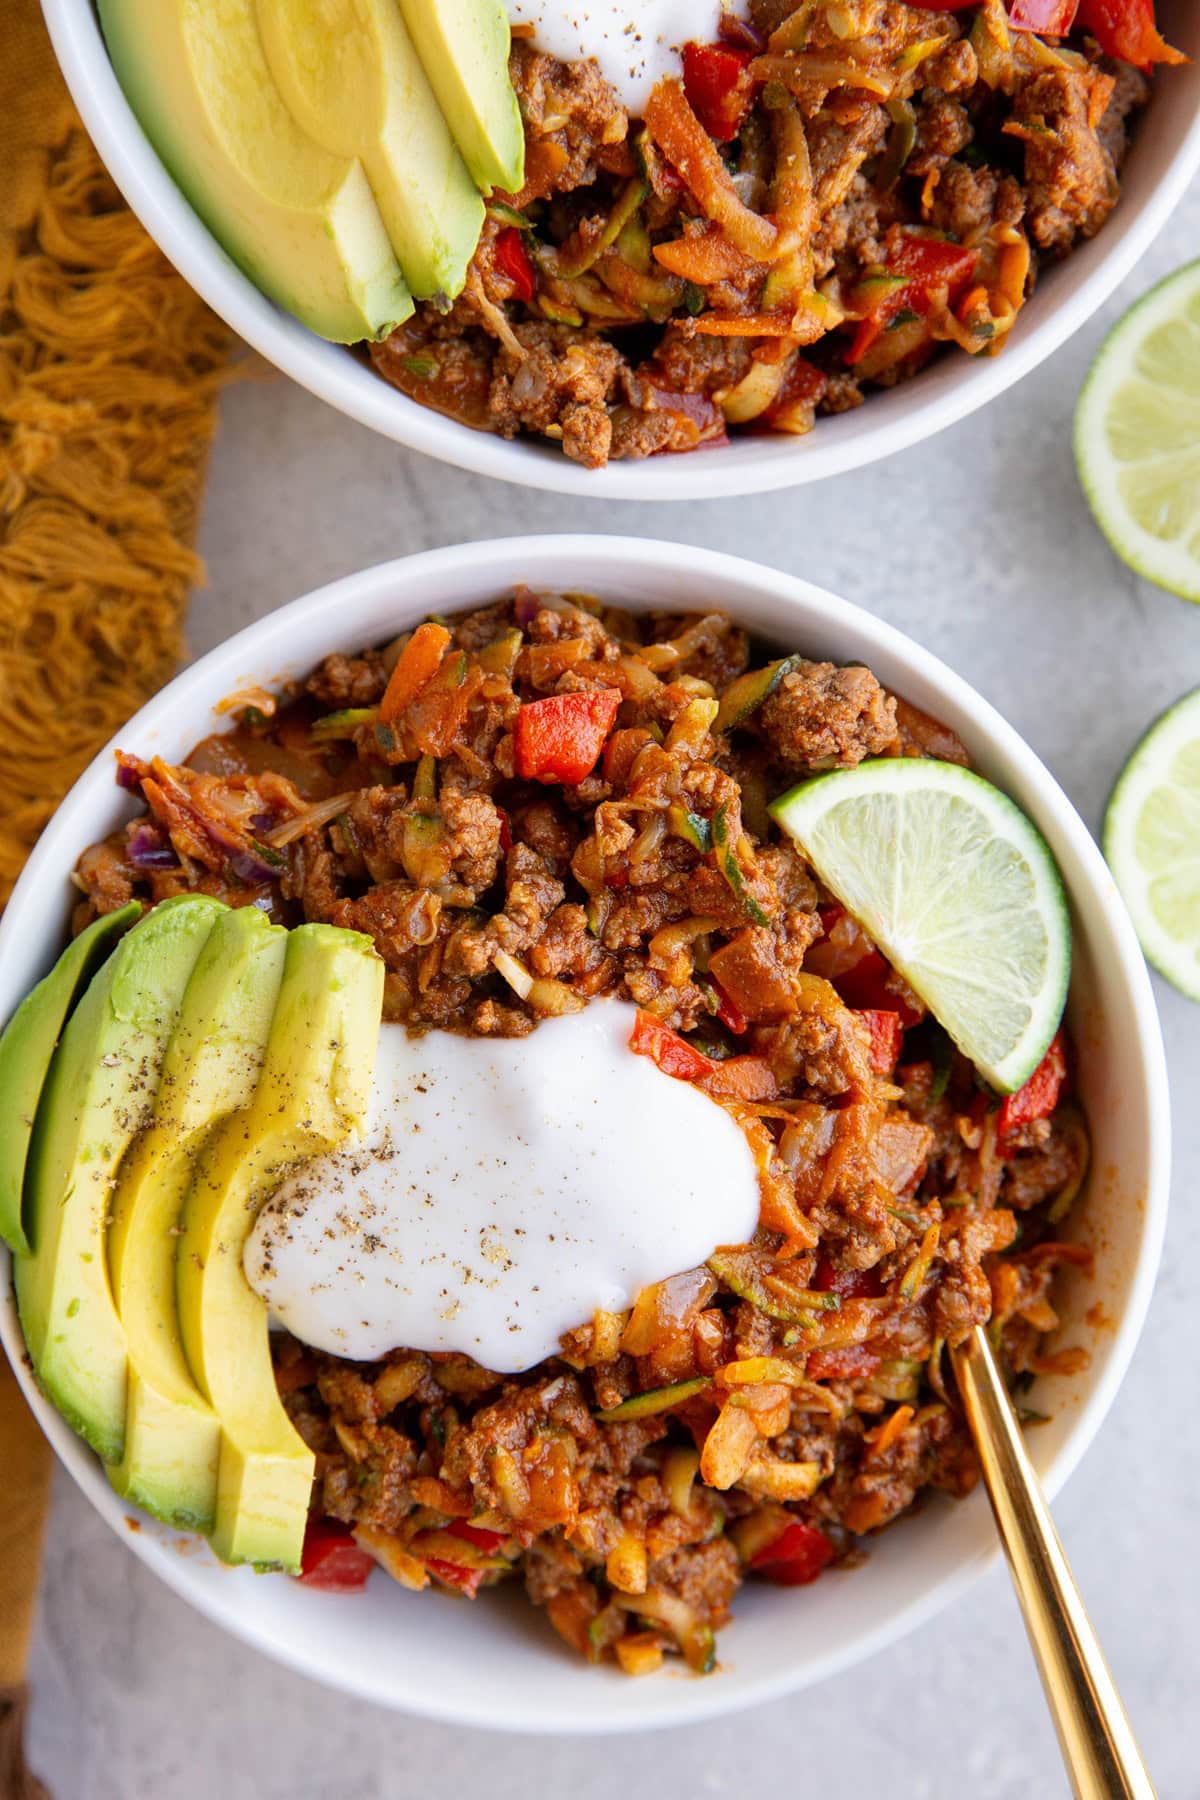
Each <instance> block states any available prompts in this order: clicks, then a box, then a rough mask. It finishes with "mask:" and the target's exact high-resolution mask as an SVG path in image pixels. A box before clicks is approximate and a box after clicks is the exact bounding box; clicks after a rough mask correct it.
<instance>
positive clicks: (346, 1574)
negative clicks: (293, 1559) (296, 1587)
mask: <svg viewBox="0 0 1200 1800" xmlns="http://www.w3.org/2000/svg"><path fill="white" fill-rule="evenodd" d="M374 1567H375V1558H374V1557H373V1556H371V1555H370V1554H369V1553H368V1552H367V1551H366V1550H360V1549H359V1547H358V1545H357V1544H356V1543H355V1541H354V1533H353V1532H352V1531H351V1530H350V1527H349V1526H348V1525H342V1524H340V1523H339V1522H338V1521H337V1520H336V1519H310V1520H309V1521H308V1528H307V1530H306V1531H305V1533H304V1549H303V1550H302V1551H301V1553H300V1580H301V1581H302V1582H303V1583H304V1586H305V1587H311V1588H321V1589H323V1590H324V1592H325V1593H327V1594H356V1593H357V1592H358V1591H359V1589H360V1588H361V1587H363V1586H364V1585H365V1583H366V1579H367V1577H368V1575H369V1574H370V1573H371V1570H372V1569H373V1568H374Z"/></svg>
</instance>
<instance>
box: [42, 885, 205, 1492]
mask: <svg viewBox="0 0 1200 1800" xmlns="http://www.w3.org/2000/svg"><path fill="white" fill-rule="evenodd" d="M224 911H225V908H224V906H223V905H222V904H221V902H220V901H219V900H214V899H211V898H209V897H208V896H206V895H195V894H186V895H179V896H177V897H175V898H173V899H170V900H164V901H163V902H162V903H161V904H160V905H159V906H157V907H155V908H154V909H153V910H152V911H151V912H149V913H147V914H146V916H145V917H144V918H143V919H142V920H141V921H140V922H139V923H138V924H137V925H135V926H134V927H133V929H132V931H130V932H128V933H127V934H126V936H125V937H124V938H122V940H121V942H120V944H119V945H118V946H117V950H116V952H115V954H114V955H113V956H111V957H110V958H109V959H108V961H107V962H106V963H104V964H103V966H102V967H101V969H100V971H99V973H98V975H97V976H96V977H95V978H94V979H93V981H92V982H91V984H90V986H89V987H88V989H87V991H86V993H85V994H84V996H83V998H82V1000H81V1001H80V1003H79V1005H78V1006H77V1008H76V1009H75V1012H74V1013H73V1014H72V1016H71V1019H70V1021H69V1023H68V1025H67V1028H66V1030H65V1031H64V1033H63V1036H62V1041H61V1042H60V1044H59V1046H58V1048H57V1050H56V1051H55V1054H54V1058H53V1061H52V1063H51V1066H50V1073H49V1076H48V1078H47V1081H46V1085H45V1088H44V1089H43V1093H42V1099H41V1102H40V1104H39V1107H38V1112H37V1117H36V1120H35V1122H34V1131H33V1139H32V1142H31V1147H30V1155H29V1198H30V1211H29V1225H30V1239H31V1245H32V1248H31V1252H30V1254H29V1255H28V1256H18V1257H17V1258H16V1260H15V1264H14V1269H13V1286H14V1288H15V1290H16V1296H17V1307H18V1312H19V1315H20V1320H21V1329H22V1331H23V1333H24V1336H25V1342H26V1346H27V1348H28V1350H29V1356H30V1361H31V1363H32V1365H33V1370H34V1374H35V1377H36V1379H37V1382H38V1385H39V1386H40V1387H41V1389H42V1391H43V1393H45V1394H46V1396H47V1398H48V1399H50V1400H51V1401H52V1403H53V1404H54V1406H55V1407H56V1408H57V1409H58V1411H59V1412H60V1413H61V1414H62V1416H63V1418H64V1419H66V1421H67V1423H68V1424H69V1425H70V1426H71V1429H72V1430H73V1431H75V1432H76V1433H77V1435H78V1436H80V1437H82V1438H84V1439H85V1440H86V1442H88V1443H89V1444H91V1446H92V1448H93V1449H94V1450H95V1451H96V1452H97V1453H98V1454H99V1455H100V1456H101V1457H102V1458H103V1459H104V1460H105V1461H106V1462H115V1461H117V1460H118V1459H119V1458H120V1456H121V1452H122V1448H123V1443H124V1431H125V1398H126V1395H125V1389H126V1372H127V1365H126V1346H125V1334H124V1331H123V1329H122V1327H121V1323H120V1320H119V1319H118V1318H117V1314H116V1309H115V1308H114V1306H113V1301H112V1293H111V1290H110V1288H109V1283H108V1267H107V1255H106V1245H105V1225H106V1215H107V1208H108V1204H109V1200H110V1197H111V1189H112V1180H113V1176H114V1174H115V1172H116V1169H117V1166H118V1164H119V1163H120V1159H121V1157H122V1155H123V1154H124V1151H125V1150H126V1148H127V1147H128V1145H129V1143H130V1141H131V1139H132V1138H133V1137H134V1135H135V1134H136V1132H137V1130H138V1129H140V1126H141V1124H142V1123H143V1120H144V1117H145V1115H146V1113H147V1112H148V1109H149V1106H150V1104H151V1103H152V1100H153V1096H154V1091H155V1089H156V1088H157V1083H158V1076H159V1070H160V1068H161V1063H162V1056H163V1052H164V1050H165V1048H166V1041H167V1038H168V1037H169V1035H170V1032H171V1030H172V1029H173V1025H174V1019H175V1016H176V1014H177V1011H178V1006H179V1002H180V1000H181V998H182V995H183V991H184V988H185V987H186V984H187V979H188V976H189V974H190V972H191V969H192V967H193V965H194V963H195V961H196V958H197V956H198V955H199V953H200V949H201V946H202V945H203V942H204V940H205V938H206V937H207V936H208V934H209V932H210V931H211V929H212V925H213V922H214V920H215V919H216V918H217V917H218V916H219V915H220V914H221V913H222V912H224Z"/></svg>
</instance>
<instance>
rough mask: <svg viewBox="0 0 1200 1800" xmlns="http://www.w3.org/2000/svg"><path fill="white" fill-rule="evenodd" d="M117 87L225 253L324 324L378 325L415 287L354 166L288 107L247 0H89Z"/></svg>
mask: <svg viewBox="0 0 1200 1800" xmlns="http://www.w3.org/2000/svg"><path fill="white" fill-rule="evenodd" d="M98 3H99V12H100V23H101V25H102V27H103V29H104V36H105V40H106V42H107V44H108V51H109V55H110V56H111V58H112V61H113V67H114V68H115V70H116V73H117V78H118V80H119V81H120V83H121V86H122V88H123V89H124V90H125V95H126V98H127V99H128V101H129V104H130V105H131V106H132V108H133V110H134V112H135V113H136V114H137V117H138V121H139V123H140V124H141V126H142V128H143V130H144V131H145V133H146V135H147V137H148V138H149V139H150V141H151V143H152V144H153V145H154V148H155V149H156V150H157V152H158V154H159V155H160V156H161V157H162V160H163V162H164V163H165V164H166V166H167V168H168V170H169V171H170V173H171V174H172V175H173V177H174V178H175V180H176V182H177V183H178V185H179V186H180V188H182V190H183V192H184V193H185V194H186V196H187V198H188V199H189V201H190V202H191V204H192V206H193V207H194V208H195V210H196V211H197V212H198V213H199V215H200V217H201V218H202V219H203V220H204V222H205V224H206V225H207V226H208V227H209V230H210V231H211V232H212V233H213V235H214V236H215V237H216V238H218V239H219V240H220V242H221V243H222V245H223V246H224V247H225V249H226V250H227V251H228V252H229V255H230V256H231V257H232V258H233V260H234V262H236V263H237V264H238V266H239V267H240V268H242V269H243V270H244V271H245V272H246V274H247V275H248V276H249V277H250V279H251V281H253V282H254V283H255V284H256V285H257V286H258V287H260V288H261V289H262V290H263V292H264V293H265V294H269V295H270V296H271V298H272V299H274V300H276V301H277V302H278V303H279V305H280V306H283V307H286V309H287V310H288V312H291V313H294V314H295V316H296V317H297V318H298V319H300V320H301V321H302V322H303V323H304V324H305V325H308V326H310V327H311V329H312V330H313V331H316V332H318V333H319V334H320V335H321V336H322V337H325V338H332V339H334V340H335V341H336V342H339V343H356V342H358V341H359V340H360V339H362V338H380V337H386V336H387V334H388V332H389V331H391V330H392V329H393V328H394V327H395V326H396V325H398V324H399V323H400V322H401V321H402V320H404V319H406V318H408V316H409V314H410V313H411V312H412V309H413V307H412V298H411V296H410V294H409V292H408V290H407V288H406V286H405V284H404V278H403V275H402V274H401V270H400V265H399V263H398V262H397V260H396V256H395V253H394V251H393V249H392V246H391V244H390V243H389V241H388V234H387V230H386V228H385V225H384V222H383V219H382V218H381V217H380V213H379V208H378V206H377V205H376V204H375V200H374V198H373V196H372V194H371V189H370V185H369V183H368V181H367V178H366V175H365V174H364V172H363V169H362V168H361V166H360V165H359V164H358V163H356V162H354V161H353V160H352V159H351V158H349V157H346V156H337V155H331V154H330V152H329V150H328V149H325V148H323V147H322V145H321V144H320V143H318V142H315V141H314V140H313V139H312V138H311V137H310V136H309V135H308V134H307V133H306V132H305V131H304V130H303V129H302V128H301V127H300V126H299V125H298V124H297V123H296V121H295V119H293V117H292V116H291V113H290V112H289V111H288V108H287V106H286V105H285V103H284V101H283V98H282V96H281V95H280V93H279V91H278V89H277V88H276V86H275V83H274V82H273V81H272V79H271V74H270V71H269V69H268V67H267V61H266V57H265V55H264V53H263V46H262V40H261V38H260V35H259V28H258V14H257V10H256V6H255V0H98Z"/></svg>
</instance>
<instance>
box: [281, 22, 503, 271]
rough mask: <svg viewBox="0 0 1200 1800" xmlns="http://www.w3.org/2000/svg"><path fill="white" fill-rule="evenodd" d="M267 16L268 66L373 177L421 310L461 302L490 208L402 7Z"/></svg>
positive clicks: (299, 113)
mask: <svg viewBox="0 0 1200 1800" xmlns="http://www.w3.org/2000/svg"><path fill="white" fill-rule="evenodd" d="M257 5H258V22H259V27H260V29H261V32H262V42H263V48H264V50H265V52H266V59H267V63H268V64H269V66H270V71H271V74H272V75H273V76H274V78H275V82H276V84H277V86H278V89H279V92H280V93H281V94H282V96H283V98H284V100H285V102H286V104H287V106H288V109H289V111H290V112H291V114H292V116H293V118H294V119H295V120H296V121H297V123H298V124H299V125H300V126H301V127H302V129H303V130H304V131H305V132H307V133H308V135H309V136H310V137H311V138H312V139H313V141H314V142H315V143H317V144H321V145H323V146H324V148H325V149H326V150H327V151H329V152H330V153H331V154H333V155H336V156H339V157H346V158H350V159H357V164H361V167H362V168H363V169H365V171H366V178H367V180H368V182H369V183H370V186H371V192H372V193H373V194H374V196H375V201H376V204H377V205H378V208H379V211H380V213H381V215H382V217H383V222H384V224H385V226H386V227H387V233H388V236H389V238H390V239H391V242H392V247H393V248H394V250H395V252H396V255H397V257H398V258H399V260H400V267H401V268H402V269H403V270H404V276H405V280H406V281H407V282H408V285H409V287H410V289H411V290H412V292H413V293H414V294H415V295H416V297H417V299H418V300H428V299H434V298H440V297H444V298H446V299H451V300H452V299H454V297H455V296H456V295H458V294H460V293H461V292H462V288H463V283H464V282H465V280H466V275H467V265H468V263H469V262H470V260H471V258H472V256H473V255H474V254H475V246H476V245H477V244H478V242H479V234H480V232H481V231H482V229H483V201H482V200H481V198H480V196H479V192H478V190H477V188H476V186H475V183H474V182H473V181H472V179H471V177H470V175H469V173H468V172H467V166H466V164H465V163H464V162H463V160H462V157H461V156H460V155H459V153H458V151H457V149H456V148H455V144H454V139H453V137H452V136H451V134H450V129H449V127H448V126H447V124H446V121H445V119H444V118H443V117H442V114H441V111H440V109H439V107H438V103H437V99H436V98H435V96H434V92H433V89H432V88H431V86H430V84H429V82H428V80H427V79H426V76H425V71H424V70H423V69H422V67H421V60H420V58H419V57H418V55H417V53H416V51H415V50H414V48H413V45H412V40H411V39H410V37H409V35H408V32H407V31H406V30H405V26H404V18H403V16H402V14H401V12H400V8H399V6H398V5H397V3H396V0H257ZM505 78H506V80H507V75H506V77H505Z"/></svg>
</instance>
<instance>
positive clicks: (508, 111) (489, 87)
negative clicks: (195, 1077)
mask: <svg viewBox="0 0 1200 1800" xmlns="http://www.w3.org/2000/svg"><path fill="white" fill-rule="evenodd" d="M400 5H401V9H402V10H403V13H404V18H405V23H406V24H407V26H408V29H409V31H410V33H411V34H412V40H413V43H414V44H415V45H416V47H417V54H418V55H419V56H420V58H421V61H422V63H423V64H424V65H425V73H426V74H427V75H428V77H429V80H430V83H431V85H432V87H433V91H434V93H435V94H436V95H437V97H438V102H439V104H440V106H441V109H442V111H443V112H444V113H445V115H446V120H447V123H448V124H449V126H450V129H451V131H452V132H453V133H454V138H455V142H456V143H457V144H458V147H459V150H460V151H461V152H462V155H463V160H464V161H465V162H466V165H467V167H468V169H469V170H470V171H471V174H472V176H473V177H474V179H475V181H476V183H477V185H478V186H479V187H481V188H482V189H483V191H484V192H485V193H489V192H490V191H491V190H492V189H493V188H499V189H500V190H501V192H502V193H505V194H515V193H518V192H519V191H520V189H521V187H522V186H523V185H524V181H525V131H524V127H523V126H522V124H521V110H520V107H519V106H518V105H517V96H516V94H515V93H514V92H513V86H512V82H511V81H510V80H509V78H508V52H509V47H510V44H511V37H512V34H511V32H510V29H509V23H508V11H507V8H506V7H505V6H504V5H503V4H502V3H501V0H400Z"/></svg>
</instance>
